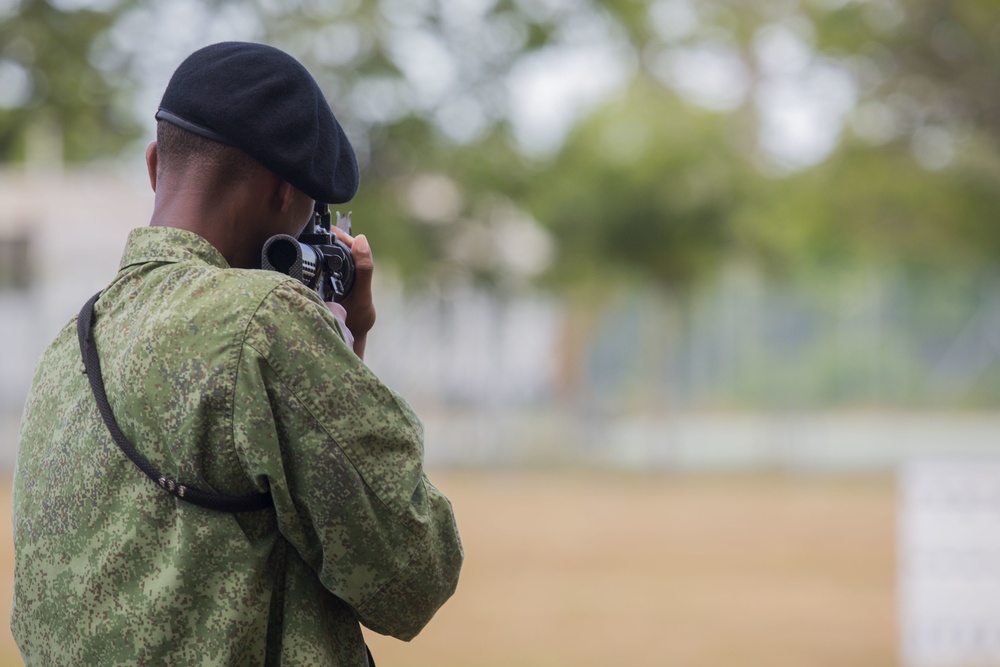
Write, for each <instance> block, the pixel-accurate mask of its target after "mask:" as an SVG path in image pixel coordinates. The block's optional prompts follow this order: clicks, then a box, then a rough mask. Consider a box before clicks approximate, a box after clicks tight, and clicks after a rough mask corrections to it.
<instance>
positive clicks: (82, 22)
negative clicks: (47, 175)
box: [0, 0, 141, 162]
mask: <svg viewBox="0 0 1000 667" xmlns="http://www.w3.org/2000/svg"><path fill="white" fill-rule="evenodd" d="M13 4H14V5H15V7H16V12H14V13H9V14H0V162H20V161H22V160H24V159H25V158H26V157H27V156H26V150H27V148H28V147H27V146H26V143H27V142H29V141H32V140H35V141H36V143H51V144H54V150H55V151H57V152H58V153H59V154H57V155H55V156H54V158H55V159H57V160H60V159H65V160H67V161H70V162H79V161H84V160H90V159H94V158H97V157H102V156H110V155H115V154H116V153H118V152H119V151H121V150H122V149H123V148H124V147H125V146H127V145H128V144H129V143H130V142H132V141H134V140H135V139H136V137H138V136H139V134H140V131H141V128H140V126H139V125H138V123H137V122H136V118H135V110H134V109H133V108H132V107H131V105H130V101H131V91H132V90H133V89H134V86H135V81H134V80H133V79H132V77H131V76H130V74H131V72H130V71H129V60H130V54H125V53H116V52H113V51H111V50H110V49H107V48H102V44H103V43H104V40H105V39H106V37H107V33H108V31H109V29H110V28H111V27H112V26H113V25H114V24H115V22H116V20H117V19H118V18H119V17H120V16H121V15H122V14H123V13H124V12H125V11H126V9H128V8H129V7H130V6H131V5H133V4H135V2H134V0H117V1H114V0H111V1H109V2H103V3H101V4H102V7H101V10H100V11H98V10H96V9H91V8H87V7H86V6H85V5H86V3H72V2H65V3H58V2H48V1H46V0H21V1H20V2H14V3H13ZM75 4H82V5H83V6H81V7H74V5H75ZM64 5H65V8H64ZM46 134H48V135H51V136H48V137H45V136H40V135H46Z"/></svg>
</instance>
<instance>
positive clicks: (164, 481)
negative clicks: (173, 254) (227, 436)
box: [76, 292, 375, 667]
mask: <svg viewBox="0 0 1000 667" xmlns="http://www.w3.org/2000/svg"><path fill="white" fill-rule="evenodd" d="M99 298H101V293H100V292H98V293H97V294H95V295H94V296H92V297H91V298H90V300H89V301H88V302H87V303H86V304H84V306H83V308H82V309H81V310H80V315H79V317H78V318H77V321H76V334H77V337H78V338H79V339H80V354H81V355H83V367H84V368H85V369H86V371H87V379H88V380H89V381H90V390H91V391H92V392H94V399H96V401H97V409H98V410H99V411H100V413H101V418H102V419H103V420H104V425H105V426H107V427H108V431H110V432H111V438H112V439H113V440H114V441H115V444H116V445H118V448H119V449H120V450H122V453H123V454H125V456H127V457H128V458H129V460H130V461H132V463H134V464H135V465H136V466H138V467H139V470H141V471H142V472H143V473H145V474H146V477H149V478H150V479H151V480H153V481H154V482H156V484H157V486H159V487H160V488H161V489H163V490H164V491H166V492H167V493H169V494H170V495H172V496H174V497H176V498H180V499H181V500H186V501H187V502H189V503H193V504H195V505H198V506H199V507H204V508H206V509H210V510H216V511H219V512H253V511H257V510H262V509H266V508H268V507H271V506H272V505H273V503H272V501H271V493H270V492H268V493H248V494H246V495H244V496H230V495H226V494H222V493H210V492H207V491H202V490H200V489H198V488H195V487H193V486H191V485H189V484H183V483H181V482H178V481H177V480H175V479H173V478H171V477H167V476H166V475H164V474H163V473H162V472H160V471H159V470H158V469H157V468H156V467H155V466H153V464H152V463H150V462H149V460H148V459H146V457H145V456H143V455H142V454H140V453H139V452H138V450H136V448H135V447H133V446H132V443H131V442H129V440H128V438H126V437H125V434H124V433H122V430H121V428H119V427H118V421H117V420H116V419H115V415H114V413H113V412H112V411H111V405H110V404H109V403H108V395H107V392H106V391H105V390H104V378H103V377H102V376H101V361H100V359H99V358H98V356H97V346H96V345H95V344H94V339H93V337H92V335H91V333H92V330H93V326H94V304H95V303H97V300H98V299H99ZM365 653H366V654H367V658H368V667H375V659H374V658H373V657H372V652H371V650H370V649H369V648H368V644H365Z"/></svg>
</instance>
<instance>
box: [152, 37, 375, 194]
mask: <svg viewBox="0 0 1000 667" xmlns="http://www.w3.org/2000/svg"><path fill="white" fill-rule="evenodd" d="M156 119H157V120H161V121H167V122H169V123H173V124H175V125H178V126H179V127H181V128H183V129H185V130H188V131H189V132H193V133H195V134H198V135H200V136H202V137H205V138H207V139H212V140H214V141H219V142H222V143H224V144H228V145H230V146H235V147H237V148H240V149H242V150H244V151H246V152H247V153H249V154H250V155H251V156H252V157H253V158H254V159H256V160H257V161H258V162H260V163H261V164H263V165H264V166H265V167H267V168H268V169H270V170H271V171H273V172H274V173H276V174H277V175H278V176H281V177H282V178H283V179H285V180H286V181H288V182H289V183H291V184H292V185H294V186H295V187H297V188H298V189H299V190H302V192H304V193H306V194H307V195H309V196H310V197H312V198H313V199H315V200H316V201H318V202H322V203H324V204H342V203H344V202H346V201H348V200H349V199H351V197H353V196H354V193H355V192H357V190H358V163H357V160H356V159H355V157H354V149H353V148H351V143H350V142H349V141H348V140H347V136H346V135H345V134H344V130H343V128H341V127H340V123H338V122H337V119H336V118H335V117H334V115H333V111H331V109H330V105H329V103H327V101H326V98H325V97H324V96H323V91H321V90H320V88H319V85H318V84H317V83H316V80H315V79H314V78H313V77H312V75H311V74H309V72H308V70H306V68H305V67H303V66H302V64H301V63H299V61H297V60H296V59H295V58H293V57H292V56H290V55H288V54H287V53H285V52H284V51H280V50H279V49H276V48H274V47H272V46H266V45H264V44H251V43H247V42H223V43H221V44H213V45H212V46H206V47H205V48H203V49H199V50H198V51H195V52H194V53H192V54H191V55H190V56H188V57H187V59H185V60H184V62H182V63H181V64H180V66H179V67H178V68H177V71H176V72H174V75H173V76H172V77H171V78H170V83H168V84H167V89H166V91H164V93H163V100H162V101H161V102H160V109H159V111H157V112H156Z"/></svg>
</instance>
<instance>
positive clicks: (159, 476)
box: [76, 292, 272, 512]
mask: <svg viewBox="0 0 1000 667" xmlns="http://www.w3.org/2000/svg"><path fill="white" fill-rule="evenodd" d="M100 296H101V293H100V292H98V293H97V294H95V295H94V296H93V297H91V299H90V301H88V302H87V303H86V304H85V305H84V306H83V309H82V310H80V316H79V317H78V318H77V322H76V333H77V336H78V337H79V338H80V352H81V354H82V355H83V366H84V368H85V369H86V371H87V379H88V380H90V389H91V391H93V392H94V398H95V399H96V400H97V409H98V410H100V412H101V417H102V418H103V419H104V424H105V425H106V426H107V427H108V431H110V432H111V437H112V438H113V439H114V441H115V444H116V445H118V448H119V449H121V450H122V453H124V454H125V456H127V457H128V458H129V460H131V461H132V463H134V464H136V465H137V466H138V467H139V470H141V471H142V472H144V473H145V474H146V477H149V478H150V479H151V480H153V481H154V482H156V484H157V485H158V486H159V487H160V488H162V489H163V490H164V491H166V492H167V493H169V494H171V495H173V496H175V497H177V498H180V499H181V500H186V501H187V502H189V503H194V504H195V505H198V506H199V507H204V508H206V509H210V510H217V511H219V512H253V511H256V510H262V509H265V508H267V507H271V505H272V503H271V494H270V492H268V493H248V494H247V495H245V496H230V495H225V494H222V493H210V492H207V491H202V490H201V489H197V488H195V487H193V486H190V485H189V484H183V483H181V482H178V481H177V480H175V479H172V478H170V477H168V476H167V475H165V474H163V473H162V472H160V471H159V470H157V469H156V468H155V467H154V466H153V464H152V463H150V462H149V461H148V460H147V459H146V457H144V456H143V455H142V454H140V453H139V452H138V451H137V450H136V448H135V447H133V446H132V443H131V442H129V441H128V438H126V437H125V434H124V433H122V430H121V429H120V428H119V427H118V422H117V421H116V420H115V415H114V413H113V412H112V411H111V405H110V404H109V403H108V396H107V394H106V393H105V391H104V378H103V377H101V362H100V359H98V357H97V346H96V345H94V341H93V339H92V338H91V331H92V328H93V322H94V304H95V303H96V302H97V299H98V298H100Z"/></svg>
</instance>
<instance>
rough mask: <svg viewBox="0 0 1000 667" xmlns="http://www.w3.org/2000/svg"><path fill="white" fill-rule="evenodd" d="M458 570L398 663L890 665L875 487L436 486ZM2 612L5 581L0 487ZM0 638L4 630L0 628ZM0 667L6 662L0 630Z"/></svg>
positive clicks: (456, 482) (6, 505)
mask: <svg viewBox="0 0 1000 667" xmlns="http://www.w3.org/2000/svg"><path fill="white" fill-rule="evenodd" d="M433 479H434V481H435V482H436V483H437V484H438V486H439V487H440V488H441V489H442V490H443V491H444V492H445V493H446V494H448V495H449V496H450V497H451V498H452V500H453V501H454V503H455V506H456V510H457V512H458V518H459V525H460V528H461V530H462V536H463V541H464V543H465V547H466V566H465V569H464V571H463V576H462V581H461V584H460V586H459V590H458V592H457V593H456V595H455V597H454V598H453V599H452V600H451V601H450V602H449V603H448V604H447V605H445V607H444V608H443V609H442V610H441V612H440V613H439V614H438V616H437V617H436V618H435V619H434V620H433V621H432V622H431V624H430V625H429V626H428V627H427V629H426V630H425V631H424V632H423V633H422V634H421V635H420V636H419V637H418V638H417V639H415V640H414V641H413V642H412V643H410V644H404V643H401V642H397V641H395V640H391V639H386V638H382V637H371V641H370V643H371V647H372V651H373V653H374V654H375V658H376V661H377V662H378V663H379V664H380V665H382V666H385V665H406V666H407V667H423V666H430V665H435V666H439V667H440V666H445V667H500V666H501V665H502V666H504V667H512V666H517V667H534V666H538V667H541V666H543V665H544V666H545V667H563V666H569V665H573V666H574V667H590V666H595V667H596V666H598V665H600V666H601V667H610V666H614V667H622V666H625V667H628V666H632V665H636V666H638V665H643V666H647V665H671V666H672V667H683V666H686V665H691V666H695V665H697V666H698V667H716V666H723V665H725V666H730V665H732V666H740V667H742V666H743V665H766V666H768V667H785V666H787V667H793V666H794V667H801V666H802V665H809V666H810V667H823V666H831V667H833V666H839V665H845V666H848V665H849V666H851V667H867V666H882V665H893V664H895V626H894V618H895V617H894V583H893V582H894V565H893V561H894V557H893V554H894V541H893V536H894V530H893V526H894V513H895V496H894V491H893V487H892V483H891V480H890V479H888V478H880V479H843V478H830V477H782V476H733V477H712V478H705V477H664V476H626V475H613V474H582V473H530V474H524V473H490V474H487V473H471V472H470V473H446V474H437V475H433ZM0 536H2V538H3V539H2V542H0V561H2V563H0V564H2V566H3V568H4V569H3V572H5V573H8V575H7V576H4V577H0V595H2V596H3V597H2V599H0V607H2V608H4V609H6V608H8V606H9V601H10V594H11V586H10V583H11V582H10V577H9V573H10V572H11V571H12V552H11V545H10V485H9V482H7V483H3V484H2V486H0ZM4 625H5V624H4ZM0 664H18V660H17V651H16V648H15V646H14V644H13V641H12V640H11V637H10V633H9V631H7V630H6V627H4V631H3V632H2V633H0Z"/></svg>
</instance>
